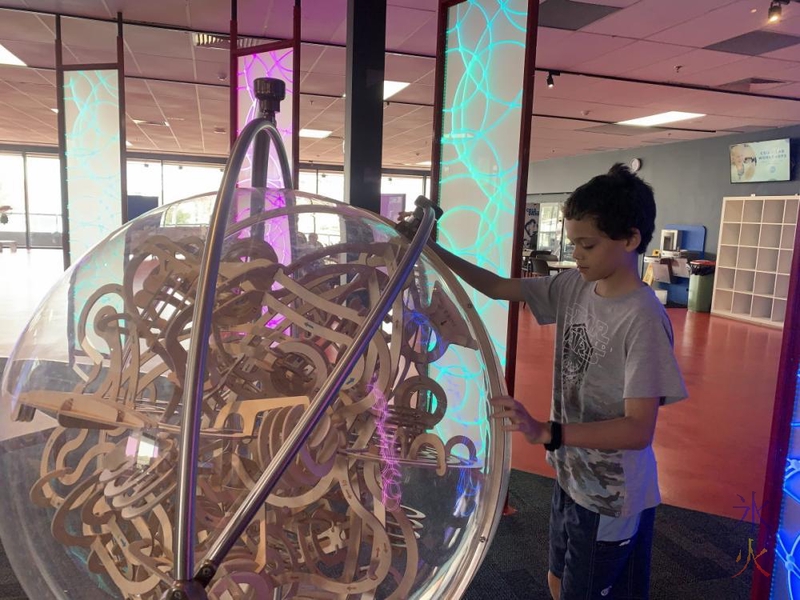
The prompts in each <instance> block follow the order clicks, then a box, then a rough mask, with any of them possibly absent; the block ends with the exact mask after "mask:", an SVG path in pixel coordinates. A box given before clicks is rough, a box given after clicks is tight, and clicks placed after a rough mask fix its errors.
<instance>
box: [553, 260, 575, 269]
mask: <svg viewBox="0 0 800 600" xmlns="http://www.w3.org/2000/svg"><path fill="white" fill-rule="evenodd" d="M547 268H548V269H550V270H551V271H568V270H569V269H577V268H578V263H574V262H549V261H548V263H547Z"/></svg>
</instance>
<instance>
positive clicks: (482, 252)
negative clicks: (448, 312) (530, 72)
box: [439, 0, 528, 363]
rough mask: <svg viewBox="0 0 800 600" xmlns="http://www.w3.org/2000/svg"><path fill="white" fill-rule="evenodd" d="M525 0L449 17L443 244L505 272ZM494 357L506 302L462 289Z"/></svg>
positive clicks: (481, 2) (462, 8) (470, 0)
mask: <svg viewBox="0 0 800 600" xmlns="http://www.w3.org/2000/svg"><path fill="white" fill-rule="evenodd" d="M527 19H528V0H466V1H465V2H463V3H461V4H457V5H455V6H453V7H451V8H450V9H449V11H448V16H447V48H446V53H445V85H444V112H443V125H442V140H441V142H442V159H441V170H440V175H439V177H440V181H439V185H440V187H439V190H440V191H439V202H440V205H441V207H442V208H443V209H444V211H445V212H444V216H443V217H442V219H440V221H439V240H440V243H441V244H442V246H444V247H445V248H447V249H448V250H450V251H452V252H454V253H456V254H458V255H459V256H461V257H463V258H465V259H467V260H469V261H471V262H474V263H476V264H478V265H479V266H481V267H484V268H486V269H489V270H490V271H492V272H494V273H498V274H500V275H502V276H505V277H508V276H509V275H510V272H511V250H512V240H513V227H514V214H515V206H516V198H515V197H516V186H517V178H518V176H519V169H518V167H519V164H518V157H519V142H520V128H521V125H522V118H523V115H522V88H523V85H524V82H523V73H524V62H525V39H526V33H527V31H526V30H527ZM468 291H469V294H470V296H471V298H472V301H473V303H474V305H475V307H476V308H477V310H478V313H479V314H480V316H481V318H482V319H483V321H484V323H485V324H486V328H487V330H488V331H489V334H490V336H491V337H492V340H493V342H494V345H495V351H496V352H497V354H498V356H499V357H500V360H501V361H502V362H503V363H504V362H505V357H506V328H507V325H508V305H507V303H506V302H499V301H495V300H491V299H489V298H487V297H486V296H483V295H481V294H479V293H478V292H476V291H474V290H472V289H471V288H470V289H469V290H468Z"/></svg>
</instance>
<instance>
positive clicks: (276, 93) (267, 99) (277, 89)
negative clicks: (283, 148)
mask: <svg viewBox="0 0 800 600" xmlns="http://www.w3.org/2000/svg"><path fill="white" fill-rule="evenodd" d="M253 87H254V91H255V96H256V98H257V99H258V118H262V119H267V120H268V121H269V122H270V123H272V125H273V126H274V127H275V128H277V127H278V120H277V117H276V113H279V112H280V111H281V102H282V101H283V100H284V98H286V83H285V82H284V81H283V80H282V79H273V78H270V77H259V78H258V79H256V80H255V81H254V82H253ZM269 145H270V144H269V134H268V133H267V132H266V131H262V132H261V133H259V134H258V135H257V136H256V141H255V144H254V146H253V172H252V173H253V174H252V177H251V179H250V187H253V188H264V187H267V174H268V171H269ZM282 175H283V178H284V179H283V186H282V187H284V188H292V187H293V186H292V181H291V178H290V179H289V180H288V181H287V180H286V175H287V173H286V172H284V173H282Z"/></svg>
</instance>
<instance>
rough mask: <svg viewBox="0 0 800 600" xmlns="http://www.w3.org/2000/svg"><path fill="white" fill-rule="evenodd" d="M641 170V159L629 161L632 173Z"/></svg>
mask: <svg viewBox="0 0 800 600" xmlns="http://www.w3.org/2000/svg"><path fill="white" fill-rule="evenodd" d="M641 168H642V161H641V159H639V158H634V159H633V160H632V161H631V171H633V172H634V173H636V171H638V170H639V169H641Z"/></svg>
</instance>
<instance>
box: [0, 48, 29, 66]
mask: <svg viewBox="0 0 800 600" xmlns="http://www.w3.org/2000/svg"><path fill="white" fill-rule="evenodd" d="M0 65H14V66H16V67H27V66H28V65H26V64H25V63H24V62H22V61H21V60H20V59H19V57H18V56H16V55H14V54H13V53H12V52H11V51H10V50H9V49H7V48H6V47H5V46H3V44H0Z"/></svg>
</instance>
